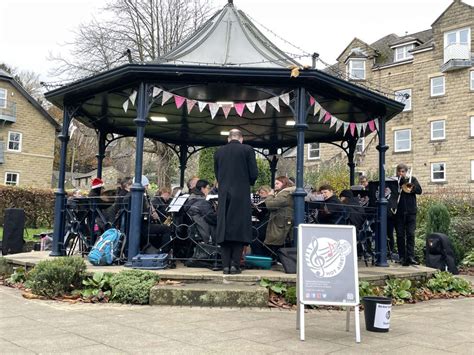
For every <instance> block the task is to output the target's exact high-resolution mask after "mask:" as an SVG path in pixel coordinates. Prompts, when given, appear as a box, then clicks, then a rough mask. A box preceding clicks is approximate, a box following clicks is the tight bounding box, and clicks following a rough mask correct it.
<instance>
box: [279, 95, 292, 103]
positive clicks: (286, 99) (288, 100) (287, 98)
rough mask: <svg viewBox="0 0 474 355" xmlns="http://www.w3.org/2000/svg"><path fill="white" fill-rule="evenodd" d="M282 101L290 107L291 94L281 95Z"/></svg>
mask: <svg viewBox="0 0 474 355" xmlns="http://www.w3.org/2000/svg"><path fill="white" fill-rule="evenodd" d="M280 99H281V101H283V103H284V104H285V105H286V106H290V94H289V93H286V94H283V95H280Z"/></svg>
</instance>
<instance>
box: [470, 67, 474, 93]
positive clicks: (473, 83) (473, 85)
mask: <svg viewBox="0 0 474 355" xmlns="http://www.w3.org/2000/svg"><path fill="white" fill-rule="evenodd" d="M470 73H471V74H470V75H471V80H470V83H471V84H470V88H471V90H474V70H471V71H470Z"/></svg>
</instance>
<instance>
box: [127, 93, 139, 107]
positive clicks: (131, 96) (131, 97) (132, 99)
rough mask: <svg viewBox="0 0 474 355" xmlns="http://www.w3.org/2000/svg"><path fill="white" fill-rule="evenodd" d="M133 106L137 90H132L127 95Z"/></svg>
mask: <svg viewBox="0 0 474 355" xmlns="http://www.w3.org/2000/svg"><path fill="white" fill-rule="evenodd" d="M128 98H129V99H130V102H131V103H132V105H133V106H135V99H136V98H137V91H136V90H133V92H132V94H131V95H130V96H129V97H128Z"/></svg>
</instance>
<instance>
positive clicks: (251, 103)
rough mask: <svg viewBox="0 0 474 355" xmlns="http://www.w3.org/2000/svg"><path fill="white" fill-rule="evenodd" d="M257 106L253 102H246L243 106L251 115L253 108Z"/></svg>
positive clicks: (253, 111)
mask: <svg viewBox="0 0 474 355" xmlns="http://www.w3.org/2000/svg"><path fill="white" fill-rule="evenodd" d="M256 105H257V103H256V102H255V101H253V102H247V103H246V104H245V106H247V108H248V110H249V111H250V112H252V113H255V106H256Z"/></svg>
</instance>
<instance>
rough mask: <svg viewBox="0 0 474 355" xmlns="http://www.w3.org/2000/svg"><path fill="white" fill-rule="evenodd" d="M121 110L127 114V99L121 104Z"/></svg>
mask: <svg viewBox="0 0 474 355" xmlns="http://www.w3.org/2000/svg"><path fill="white" fill-rule="evenodd" d="M123 110H124V111H125V113H127V110H128V99H127V100H125V102H124V103H123Z"/></svg>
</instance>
